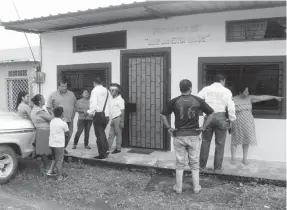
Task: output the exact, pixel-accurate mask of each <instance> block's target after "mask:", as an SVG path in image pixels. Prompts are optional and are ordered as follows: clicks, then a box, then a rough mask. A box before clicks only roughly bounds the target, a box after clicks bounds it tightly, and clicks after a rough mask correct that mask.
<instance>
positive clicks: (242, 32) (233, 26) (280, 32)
mask: <svg viewBox="0 0 287 210" xmlns="http://www.w3.org/2000/svg"><path fill="white" fill-rule="evenodd" d="M226 40H227V41H228V42H234V41H261V40H286V17H280V18H268V19H254V20H242V21H230V22H227V23H226Z"/></svg>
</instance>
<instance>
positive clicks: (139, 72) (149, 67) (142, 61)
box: [128, 56, 164, 149]
mask: <svg viewBox="0 0 287 210" xmlns="http://www.w3.org/2000/svg"><path fill="white" fill-rule="evenodd" d="M163 71H164V57H163V56H148V57H146V56H145V57H131V58H129V59H128V72H129V103H134V104H136V112H133V113H130V114H129V146H132V147H143V148H152V149H163V148H164V145H163V138H164V135H163V124H162V121H161V117H160V112H161V110H162V108H163V92H164V90H163V87H164V81H163V74H164V72H163Z"/></svg>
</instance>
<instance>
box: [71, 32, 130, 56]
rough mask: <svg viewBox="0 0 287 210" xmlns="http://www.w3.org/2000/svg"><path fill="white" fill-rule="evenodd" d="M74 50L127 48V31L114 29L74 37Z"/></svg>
mask: <svg viewBox="0 0 287 210" xmlns="http://www.w3.org/2000/svg"><path fill="white" fill-rule="evenodd" d="M73 44H74V52H83V51H93V50H110V49H125V48H126V46H127V32H126V31H114V32H107V33H99V34H89V35H83V36H75V37H73Z"/></svg>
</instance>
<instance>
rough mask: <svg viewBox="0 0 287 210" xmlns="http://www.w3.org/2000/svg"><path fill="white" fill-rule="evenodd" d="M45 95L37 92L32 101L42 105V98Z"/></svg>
mask: <svg viewBox="0 0 287 210" xmlns="http://www.w3.org/2000/svg"><path fill="white" fill-rule="evenodd" d="M42 98H43V96H42V95H41V94H37V95H35V96H34V97H33V98H32V99H31V101H32V102H33V103H34V104H35V105H36V106H39V105H40V101H41V100H42Z"/></svg>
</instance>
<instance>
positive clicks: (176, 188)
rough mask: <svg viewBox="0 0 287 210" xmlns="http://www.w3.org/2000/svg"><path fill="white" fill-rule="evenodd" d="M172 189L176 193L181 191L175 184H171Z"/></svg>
mask: <svg viewBox="0 0 287 210" xmlns="http://www.w3.org/2000/svg"><path fill="white" fill-rule="evenodd" d="M173 190H174V191H175V192H176V193H178V194H180V193H182V189H179V188H178V187H177V186H176V184H175V185H173Z"/></svg>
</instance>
